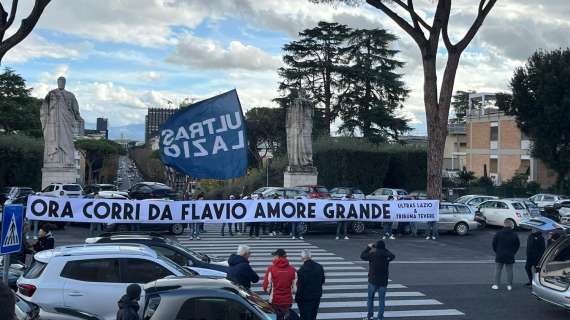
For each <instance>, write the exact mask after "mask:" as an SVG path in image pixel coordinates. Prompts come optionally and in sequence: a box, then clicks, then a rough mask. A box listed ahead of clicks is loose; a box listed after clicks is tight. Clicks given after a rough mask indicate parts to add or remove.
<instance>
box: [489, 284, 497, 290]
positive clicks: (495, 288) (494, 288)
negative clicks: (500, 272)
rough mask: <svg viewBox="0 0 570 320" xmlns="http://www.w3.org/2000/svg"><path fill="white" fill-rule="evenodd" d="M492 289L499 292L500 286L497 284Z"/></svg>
mask: <svg viewBox="0 0 570 320" xmlns="http://www.w3.org/2000/svg"><path fill="white" fill-rule="evenodd" d="M491 289H493V290H499V286H498V285H496V284H494V285H492V286H491Z"/></svg>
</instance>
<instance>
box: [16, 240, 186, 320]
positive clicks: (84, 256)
mask: <svg viewBox="0 0 570 320" xmlns="http://www.w3.org/2000/svg"><path fill="white" fill-rule="evenodd" d="M195 274H196V273H194V272H192V271H190V270H187V269H185V268H182V267H180V266H179V265H177V264H176V263H174V262H172V261H171V260H169V259H167V258H164V257H163V256H161V255H158V254H157V253H156V252H154V251H153V250H152V249H150V248H148V247H146V246H143V245H139V244H102V245H101V244H89V245H87V244H85V245H71V246H62V247H57V248H55V249H52V250H46V251H42V252H39V253H36V254H35V255H34V261H33V263H32V265H31V266H30V268H29V269H28V270H27V271H26V273H24V275H23V276H22V277H20V279H18V295H19V296H20V297H21V298H22V299H24V300H26V301H28V302H32V303H36V304H38V305H46V306H50V307H53V308H56V307H58V308H71V309H77V310H83V311H85V312H88V313H92V314H94V315H96V316H98V317H101V318H103V319H105V320H115V316H116V313H117V306H116V302H117V301H119V299H120V298H121V296H122V295H124V293H125V290H126V288H127V286H128V285H129V284H130V283H138V284H141V285H142V284H144V283H147V282H151V281H155V280H158V279H160V278H164V277H168V276H193V275H195Z"/></svg>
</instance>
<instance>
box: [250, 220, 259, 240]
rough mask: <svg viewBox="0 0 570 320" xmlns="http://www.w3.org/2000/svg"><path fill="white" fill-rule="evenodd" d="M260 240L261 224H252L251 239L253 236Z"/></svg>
mask: <svg viewBox="0 0 570 320" xmlns="http://www.w3.org/2000/svg"><path fill="white" fill-rule="evenodd" d="M254 233H255V236H256V237H258V238H259V222H251V223H250V224H249V237H250V238H251V237H253V234H254Z"/></svg>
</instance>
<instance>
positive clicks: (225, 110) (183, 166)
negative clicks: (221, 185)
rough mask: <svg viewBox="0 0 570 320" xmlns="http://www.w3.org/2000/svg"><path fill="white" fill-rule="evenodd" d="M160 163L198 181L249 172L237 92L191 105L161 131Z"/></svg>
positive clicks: (243, 126) (164, 125) (238, 175)
mask: <svg viewBox="0 0 570 320" xmlns="http://www.w3.org/2000/svg"><path fill="white" fill-rule="evenodd" d="M159 141H160V160H161V161H162V163H164V164H165V165H167V166H170V167H173V168H175V169H176V170H178V171H180V172H182V173H184V174H186V175H189V176H191V177H193V178H199V179H220V180H222V179H232V178H237V177H241V176H244V175H245V174H246V172H247V140H246V133H245V121H244V117H243V113H242V110H241V104H240V102H239V98H238V95H237V92H236V90H235V89H234V90H232V91H228V92H226V93H223V94H221V95H219V96H215V97H213V98H210V99H207V100H203V101H200V102H197V103H194V104H192V105H190V106H189V107H188V108H186V109H182V110H180V111H178V112H177V113H175V114H174V115H172V117H170V119H168V120H167V121H166V122H165V123H164V124H163V125H162V127H161V128H160V140H159Z"/></svg>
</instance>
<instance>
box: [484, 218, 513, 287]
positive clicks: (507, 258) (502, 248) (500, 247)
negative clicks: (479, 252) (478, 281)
mask: <svg viewBox="0 0 570 320" xmlns="http://www.w3.org/2000/svg"><path fill="white" fill-rule="evenodd" d="M504 226H505V227H504V228H503V229H502V230H501V231H499V232H497V233H496V234H495V237H493V251H494V252H495V262H496V270H495V283H494V284H493V285H492V286H491V289H493V290H498V289H499V284H500V283H501V273H502V272H503V268H505V269H506V270H507V271H506V272H507V290H509V291H511V290H512V289H513V264H514V263H515V254H516V253H517V251H518V250H519V247H520V242H519V236H518V235H517V234H516V233H515V231H514V230H513V229H514V227H515V226H514V222H513V221H512V220H511V219H505V221H504Z"/></svg>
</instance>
